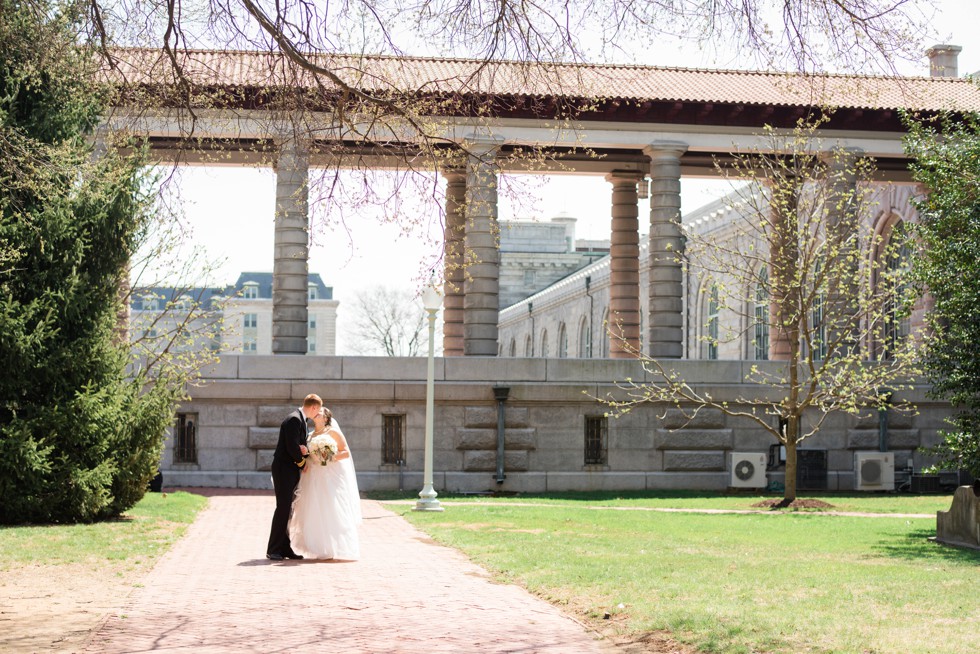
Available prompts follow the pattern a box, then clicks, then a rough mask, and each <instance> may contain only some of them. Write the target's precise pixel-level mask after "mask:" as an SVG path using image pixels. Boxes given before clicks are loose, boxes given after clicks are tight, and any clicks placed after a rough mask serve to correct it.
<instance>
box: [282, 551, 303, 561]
mask: <svg viewBox="0 0 980 654" xmlns="http://www.w3.org/2000/svg"><path fill="white" fill-rule="evenodd" d="M284 556H285V557H286V558H287V559H302V558H303V555H302V554H297V553H296V552H290V553H289V554H285V555H284Z"/></svg>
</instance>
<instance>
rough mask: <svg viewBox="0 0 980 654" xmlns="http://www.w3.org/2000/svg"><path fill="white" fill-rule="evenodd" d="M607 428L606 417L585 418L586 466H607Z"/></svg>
mask: <svg viewBox="0 0 980 654" xmlns="http://www.w3.org/2000/svg"><path fill="white" fill-rule="evenodd" d="M607 426H608V421H607V419H606V417H605V416H585V465H605V463H606V450H607V448H606V443H607V434H606V432H607V428H608V427H607Z"/></svg>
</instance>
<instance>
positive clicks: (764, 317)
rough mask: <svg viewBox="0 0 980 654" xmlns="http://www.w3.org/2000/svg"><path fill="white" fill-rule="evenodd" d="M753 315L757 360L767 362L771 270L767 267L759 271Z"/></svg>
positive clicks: (753, 337)
mask: <svg viewBox="0 0 980 654" xmlns="http://www.w3.org/2000/svg"><path fill="white" fill-rule="evenodd" d="M753 313H754V324H753V329H752V345H753V349H754V351H755V359H756V360H757V361H766V360H768V359H769V269H768V268H766V267H765V266H762V268H760V269H759V278H758V281H757V282H756V285H755V307H754V311H753Z"/></svg>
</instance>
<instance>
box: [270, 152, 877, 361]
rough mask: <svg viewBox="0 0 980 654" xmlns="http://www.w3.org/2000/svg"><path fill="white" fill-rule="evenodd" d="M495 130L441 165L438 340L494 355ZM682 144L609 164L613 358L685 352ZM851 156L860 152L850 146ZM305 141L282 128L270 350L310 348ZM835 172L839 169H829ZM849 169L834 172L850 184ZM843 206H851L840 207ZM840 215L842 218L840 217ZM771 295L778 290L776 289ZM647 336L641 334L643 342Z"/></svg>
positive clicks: (775, 344) (456, 349)
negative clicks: (627, 165) (644, 197)
mask: <svg viewBox="0 0 980 654" xmlns="http://www.w3.org/2000/svg"><path fill="white" fill-rule="evenodd" d="M500 145H501V143H500V142H499V141H496V140H493V139H483V140H472V141H469V142H467V150H468V152H467V156H466V159H465V165H460V166H459V167H449V168H446V169H444V170H443V176H444V177H445V179H446V228H445V265H446V271H445V285H444V288H443V292H444V310H445V314H444V320H445V326H444V342H443V351H444V354H445V356H496V355H497V354H498V342H497V341H498V338H497V320H498V313H499V310H500V307H499V253H498V246H497V240H498V226H497V180H498V175H499V168H498V165H497V163H496V155H497V152H498V150H499V148H500ZM686 151H687V146H686V145H685V144H683V143H679V142H655V143H652V144H651V145H650V146H648V147H647V148H645V149H644V153H645V154H646V155H647V156H648V157H649V158H650V165H649V171H637V170H614V171H613V172H611V173H609V174H608V175H607V177H606V179H607V180H608V181H609V182H610V184H611V185H612V191H611V199H610V207H611V211H610V213H611V221H610V241H611V244H612V246H611V251H610V271H611V284H612V288H611V295H610V317H609V325H603V329H608V330H609V331H610V334H611V338H610V357H611V358H630V357H632V356H633V353H634V352H635V351H637V350H639V349H641V348H643V347H644V346H645V349H646V352H647V353H648V354H649V355H650V356H652V357H655V358H665V359H679V358H681V357H682V356H683V338H684V332H685V325H684V311H683V266H682V259H683V256H684V236H683V232H682V229H681V195H680V190H681V157H682V156H683V155H684V153H685V152H686ZM850 154H851V155H852V156H857V155H858V153H856V152H854V153H850ZM309 158H310V156H309V149H308V147H306V146H305V145H304V144H303V143H302V142H301V141H298V140H296V139H291V138H287V139H284V140H282V141H281V142H280V144H279V157H278V160H277V162H276V175H277V178H276V228H275V262H274V267H273V291H272V296H273V346H272V351H273V353H274V354H306V351H307V341H306V334H307V304H308V294H307V293H308V291H307V283H308V258H309V223H308V182H309ZM834 172H835V173H837V172H839V171H834ZM647 175H649V177H650V217H649V220H650V258H649V261H650V264H649V266H650V270H649V274H650V284H649V294H650V298H649V299H650V309H649V315H648V316H647V321H646V325H647V334H646V335H644V334H641V333H640V325H641V324H643V321H642V320H641V317H640V301H639V276H640V275H639V217H638V212H637V209H636V204H637V184H638V183H639V182H641V181H643V180H644V178H645V177H646V176H647ZM854 183H855V181H854V178H853V176H846V175H843V176H841V179H840V180H839V181H838V185H839V186H840V187H841V188H840V189H839V191H840V193H841V194H842V195H845V196H846V195H848V194H849V193H850V194H852V193H853V190H854V189H853V185H854ZM842 213H844V214H846V213H847V212H846V211H844V212H842ZM839 222H840V223H842V224H844V225H846V224H847V223H848V220H847V218H846V217H845V216H842V217H841V220H840V221H839ZM772 300H773V302H774V304H775V303H776V302H777V299H776V298H772ZM644 336H646V337H647V338H646V342H645V343H644ZM780 336H781V335H780V334H778V333H777V334H774V338H773V339H772V342H771V343H770V348H771V351H770V357H771V358H772V359H783V358H785V357H786V355H787V354H788V353H787V352H785V351H784V350H785V349H786V348H785V345H786V343H785V337H783V338H781V337H780Z"/></svg>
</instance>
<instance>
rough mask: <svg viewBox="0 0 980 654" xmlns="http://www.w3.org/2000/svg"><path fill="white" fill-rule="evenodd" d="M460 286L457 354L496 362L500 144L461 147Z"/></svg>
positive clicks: (477, 143) (490, 142)
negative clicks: (463, 191) (465, 155)
mask: <svg viewBox="0 0 980 654" xmlns="http://www.w3.org/2000/svg"><path fill="white" fill-rule="evenodd" d="M466 146H467V149H468V151H469V159H468V161H467V165H466V235H465V238H464V243H465V244H466V252H465V256H466V258H467V263H468V264H469V265H467V267H466V273H467V274H466V282H465V284H464V296H463V353H464V354H465V355H466V356H497V319H498V314H499V311H500V306H499V296H500V253H499V249H498V234H499V228H498V226H497V165H496V163H495V161H494V157H495V156H496V153H497V149H498V148H499V147H500V142H499V141H498V140H493V139H479V140H477V139H474V140H468V141H467V143H466Z"/></svg>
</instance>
